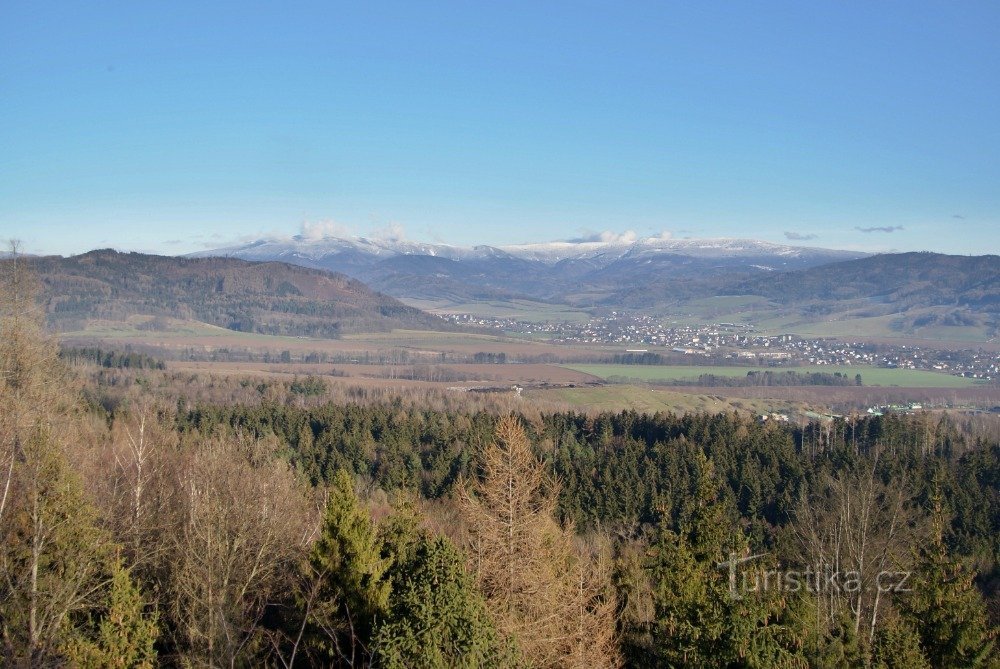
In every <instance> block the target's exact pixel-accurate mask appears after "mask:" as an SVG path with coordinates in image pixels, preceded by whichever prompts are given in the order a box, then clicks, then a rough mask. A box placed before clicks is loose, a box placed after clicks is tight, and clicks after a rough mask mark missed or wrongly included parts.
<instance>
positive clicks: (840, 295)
mask: <svg viewBox="0 0 1000 669" xmlns="http://www.w3.org/2000/svg"><path fill="white" fill-rule="evenodd" d="M725 292H726V293H729V294H738V295H762V296H764V297H769V298H772V299H780V300H783V301H785V302H788V301H812V300H823V301H827V300H831V301H832V300H855V299H871V300H877V301H881V302H886V303H891V304H893V305H895V306H897V307H900V308H907V307H930V306H961V307H966V308H970V309H975V310H977V311H996V310H997V309H998V308H1000V256H994V255H987V256H950V255H943V254H940V253H892V254H882V255H877V256H870V257H868V258H861V259H859V260H848V261H845V262H837V263H831V264H829V265H821V266H819V267H811V268H809V269H805V270H799V271H793V272H783V273H781V274H774V275H770V276H767V277H754V278H751V279H747V280H745V281H741V282H738V283H735V284H733V285H730V286H727V288H726V290H725ZM899 310H902V309H899Z"/></svg>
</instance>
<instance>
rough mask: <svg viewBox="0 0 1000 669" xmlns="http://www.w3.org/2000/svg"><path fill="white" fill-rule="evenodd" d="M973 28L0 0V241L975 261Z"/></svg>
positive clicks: (998, 144) (980, 102) (427, 8)
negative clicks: (594, 240) (649, 241)
mask: <svg viewBox="0 0 1000 669" xmlns="http://www.w3.org/2000/svg"><path fill="white" fill-rule="evenodd" d="M998 35H1000V3H998V2H996V1H995V0H991V1H989V2H975V1H971V0H970V1H963V2H944V1H942V2H935V3H929V2H919V1H912V0H911V1H907V2H871V1H870V0H865V1H863V2H843V1H836V2H834V1H830V2H802V1H801V0H798V1H795V2H782V3H777V2H753V3H751V2H731V1H729V2H719V3H714V2H701V1H699V2H651V3H648V4H646V3H639V2H634V3H610V2H607V3H591V2H582V1H579V0H577V1H574V2H566V3H555V2H538V1H534V2H525V3H517V2H489V3H487V2H460V3H459V2H455V3H444V2H438V3H421V2H400V3H383V2H358V3H350V4H348V3H339V2H330V1H324V2H315V3H303V2H267V3H255V2H248V1H246V0H243V1H241V2H232V3H227V2H166V1H159V0H143V1H135V0H130V1H128V2H99V1H88V2H70V1H66V2H46V1H44V0H41V1H40V0H32V1H30V2H22V1H20V0H3V2H0V237H18V238H20V239H22V240H24V242H25V246H26V250H28V251H34V252H55V253H77V252H82V251H85V250H88V249H91V248H95V247H102V246H114V247H117V248H123V249H136V250H149V251H156V252H163V253H181V252H186V251H193V250H199V249H202V248H205V247H206V246H219V245H222V244H224V243H228V242H231V241H234V240H237V239H241V238H249V237H254V236H259V235H262V234H283V235H292V234H295V233H297V232H298V231H299V229H300V227H301V226H302V225H303V224H304V223H308V224H316V223H319V222H323V223H324V224H325V225H326V224H328V225H329V228H330V229H337V230H339V229H344V230H347V231H349V232H352V233H353V234H358V235H372V234H377V232H376V231H377V230H380V229H384V228H388V227H389V226H401V227H402V228H403V229H404V230H405V233H406V235H407V236H408V237H410V238H413V239H420V240H427V241H432V240H439V241H445V242H449V243H454V244H471V243H490V244H504V243H517V242H530V241H547V240H550V239H558V238H570V237H579V236H581V235H584V234H588V233H592V232H598V231H603V230H612V231H618V232H621V231H625V230H633V231H635V232H636V233H638V234H639V235H641V236H642V235H653V234H658V233H660V232H662V231H667V232H670V233H672V234H673V235H674V236H676V237H723V236H725V237H737V236H738V237H753V238H760V239H768V240H772V241H779V242H783V241H788V240H789V239H792V240H793V241H792V242H791V243H796V244H810V245H816V246H827V247H838V248H859V249H874V250H887V249H898V250H914V249H919V250H937V251H945V252H952V253H987V252H989V253H997V252H1000V37H998ZM864 230H867V232H865V231H864Z"/></svg>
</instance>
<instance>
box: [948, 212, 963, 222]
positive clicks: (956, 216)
mask: <svg viewBox="0 0 1000 669" xmlns="http://www.w3.org/2000/svg"><path fill="white" fill-rule="evenodd" d="M951 217H952V218H957V219H958V220H960V221H964V220H965V216H962V215H961V214H952V215H951Z"/></svg>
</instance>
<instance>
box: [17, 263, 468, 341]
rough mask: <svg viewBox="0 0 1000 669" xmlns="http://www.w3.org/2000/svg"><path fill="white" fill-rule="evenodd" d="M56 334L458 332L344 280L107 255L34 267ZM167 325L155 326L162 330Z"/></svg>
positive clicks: (273, 267) (274, 267)
mask: <svg viewBox="0 0 1000 669" xmlns="http://www.w3.org/2000/svg"><path fill="white" fill-rule="evenodd" d="M29 262H30V264H31V266H32V268H33V269H34V271H35V273H36V274H37V276H38V279H39V283H40V293H41V299H42V302H43V305H44V307H45V310H46V317H47V319H48V321H49V324H50V326H51V327H53V328H54V329H55V330H57V331H62V332H66V331H74V330H82V329H84V328H85V326H86V324H87V322H88V321H91V320H111V321H124V320H127V319H129V318H130V317H134V316H137V315H146V316H153V317H162V318H173V319H184V320H193V321H201V322H204V323H209V324H211V325H216V326H220V327H224V328H228V329H232V330H237V331H241V332H256V333H261V334H271V335H297V336H313V337H337V336H339V335H341V334H346V333H352V332H383V331H387V330H391V329H393V328H416V329H425V330H426V329H431V330H436V329H449V328H448V326H447V325H446V324H445V323H444V321H442V320H441V319H439V318H436V317H434V316H431V315H429V314H426V313H424V312H422V311H419V310H418V309H414V308H412V307H408V306H406V305H404V304H402V303H400V302H398V301H397V300H395V299H393V298H391V297H387V296H385V295H382V294H380V293H376V292H375V291H373V290H371V289H370V288H368V287H367V286H365V285H364V284H362V283H360V282H359V281H356V280H354V279H350V278H348V277H345V276H343V275H340V274H333V273H330V272H326V271H322V270H316V269H307V268H303V267H297V266H294V265H288V264H285V263H277V262H268V263H257V262H247V261H244V260H238V259H235V258H198V259H194V258H172V257H166V256H154V255H145V254H141V253H118V252H116V251H112V250H99V251H91V252H89V253H84V254H82V255H79V256H72V257H69V258H62V257H57V256H49V257H42V258H30V259H29ZM157 323H158V319H156V318H154V319H152V320H151V321H150V322H149V323H148V324H147V327H150V328H151V329H156V328H157Z"/></svg>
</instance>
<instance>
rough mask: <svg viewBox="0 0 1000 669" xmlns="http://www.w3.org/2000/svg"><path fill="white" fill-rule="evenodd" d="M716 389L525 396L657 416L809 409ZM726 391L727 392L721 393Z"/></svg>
mask: <svg viewBox="0 0 1000 669" xmlns="http://www.w3.org/2000/svg"><path fill="white" fill-rule="evenodd" d="M713 390H714V389H705V388H701V389H699V392H697V393H685V392H678V391H675V390H665V389H659V388H649V387H646V386H635V385H626V384H622V385H611V386H600V387H575V388H547V389H538V390H530V391H527V392H526V393H525V396H526V397H527V398H528V399H529V400H539V401H541V402H544V403H545V404H556V405H563V406H565V407H566V408H567V409H573V410H576V411H581V410H582V411H621V410H622V409H631V410H633V411H638V412H647V413H654V412H656V411H666V412H672V413H676V414H684V413H692V412H698V411H706V412H709V413H719V412H725V411H747V412H750V413H754V414H764V413H786V414H801V413H803V412H804V411H806V410H807V409H808V408H810V406H811V405H807V404H805V403H803V402H799V401H794V400H788V399H784V398H768V397H765V398H748V397H739V396H730V395H728V394H727V395H722V394H714V393H713V392H712V391H713ZM722 390H726V389H722Z"/></svg>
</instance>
